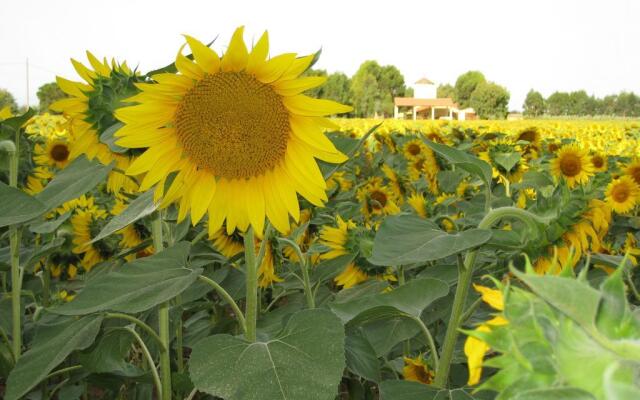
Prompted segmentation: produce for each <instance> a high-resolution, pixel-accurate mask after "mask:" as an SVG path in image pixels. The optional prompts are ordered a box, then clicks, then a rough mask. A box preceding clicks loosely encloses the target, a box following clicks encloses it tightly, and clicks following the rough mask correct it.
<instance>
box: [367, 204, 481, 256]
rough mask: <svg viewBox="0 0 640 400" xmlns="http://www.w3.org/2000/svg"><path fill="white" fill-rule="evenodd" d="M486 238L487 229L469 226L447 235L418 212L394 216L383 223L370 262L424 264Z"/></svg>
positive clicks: (464, 248)
mask: <svg viewBox="0 0 640 400" xmlns="http://www.w3.org/2000/svg"><path fill="white" fill-rule="evenodd" d="M489 239H491V231H490V230H485V229H469V230H466V231H462V232H459V233H454V234H449V233H447V232H445V231H443V230H441V229H439V228H438V227H437V226H436V225H435V224H434V223H433V222H431V221H428V220H425V219H422V218H420V217H418V216H417V215H413V214H401V215H393V216H389V217H386V218H385V219H384V221H383V222H382V225H381V226H380V229H379V230H378V232H377V234H376V238H375V240H374V242H373V254H372V256H371V257H370V258H369V262H371V263H372V264H375V265H382V266H396V265H406V264H413V263H423V262H427V261H433V260H438V259H441V258H445V257H448V256H450V255H453V254H456V253H460V252H462V251H465V250H468V249H471V248H474V247H477V246H480V245H482V244H484V243H486V242H488V241H489Z"/></svg>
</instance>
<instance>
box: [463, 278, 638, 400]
mask: <svg viewBox="0 0 640 400" xmlns="http://www.w3.org/2000/svg"><path fill="white" fill-rule="evenodd" d="M513 272H514V273H515V274H516V276H517V277H518V278H519V279H520V280H522V281H523V282H524V283H525V284H526V285H527V286H528V287H529V288H530V289H531V292H528V291H525V290H523V289H520V288H516V287H509V288H508V289H507V291H506V296H505V297H506V299H505V310H504V315H505V318H506V319H507V320H508V321H509V324H508V325H504V326H500V327H494V328H493V329H492V330H491V332H488V333H486V332H485V333H479V332H474V333H471V334H472V335H474V336H477V337H479V338H480V339H481V340H484V341H486V342H487V343H489V345H490V346H491V347H492V349H494V350H495V351H497V352H498V353H499V355H498V356H497V357H495V358H491V359H489V360H488V361H487V362H486V363H485V364H486V365H487V366H491V367H494V368H498V369H499V371H498V373H496V374H495V375H493V376H492V377H491V378H489V379H488V380H487V381H486V382H484V383H483V384H482V385H481V386H480V389H487V390H495V391H498V392H499V395H498V397H497V399H507V398H518V399H520V398H540V399H551V398H558V396H560V395H561V394H562V395H563V396H565V397H566V396H569V394H570V395H571V397H570V398H572V399H573V398H580V399H582V398H584V399H613V398H621V399H627V398H628V399H631V398H638V396H640V386H639V385H638V380H637V376H638V374H639V373H640V344H639V343H640V342H639V339H640V320H639V319H638V316H637V313H634V312H632V310H631V307H630V305H629V302H628V300H627V297H626V293H625V289H624V283H623V280H622V277H623V274H624V267H619V268H618V269H617V270H616V271H615V272H614V273H613V274H611V275H610V276H609V277H607V278H606V279H605V280H604V281H603V282H602V283H601V284H600V287H599V289H595V288H593V287H591V286H590V285H589V283H588V281H587V280H585V279H583V278H582V276H584V273H583V274H581V278H578V279H576V278H575V277H572V276H567V275H566V274H565V276H539V275H535V274H533V273H527V274H524V273H522V272H518V271H516V270H513ZM513 396H517V397H513ZM620 396H622V397H620Z"/></svg>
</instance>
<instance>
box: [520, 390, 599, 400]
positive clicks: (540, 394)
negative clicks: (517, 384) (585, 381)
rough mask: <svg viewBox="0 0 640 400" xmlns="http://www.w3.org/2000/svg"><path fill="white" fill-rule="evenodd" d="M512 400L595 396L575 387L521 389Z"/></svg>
mask: <svg viewBox="0 0 640 400" xmlns="http://www.w3.org/2000/svg"><path fill="white" fill-rule="evenodd" d="M513 400H595V397H593V396H592V395H591V394H589V393H588V392H585V391H584V390H581V389H576V388H544V389H533V390H527V391H523V392H521V393H518V394H516V395H515V397H513Z"/></svg>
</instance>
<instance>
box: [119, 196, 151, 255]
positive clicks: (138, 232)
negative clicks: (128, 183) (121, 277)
mask: <svg viewBox="0 0 640 400" xmlns="http://www.w3.org/2000/svg"><path fill="white" fill-rule="evenodd" d="M127 207H128V204H127V203H126V202H125V201H124V200H123V199H122V198H117V199H116V202H115V204H114V205H113V207H112V208H111V211H110V212H111V215H119V214H121V213H122V212H123V211H124V210H126V209H127ZM116 233H119V234H120V235H121V236H122V239H121V240H120V246H121V247H122V248H124V249H133V248H135V247H137V246H139V245H140V244H141V243H142V242H143V241H144V240H145V239H148V238H150V237H151V233H150V232H149V230H148V229H147V227H146V226H145V225H144V224H143V223H142V222H141V221H135V222H134V223H132V224H129V225H127V226H125V227H124V228H122V229H120V230H119V231H117V232H116ZM153 253H154V249H153V246H147V247H145V248H144V249H141V250H139V251H138V252H137V254H135V255H130V256H127V261H131V260H133V259H134V258H136V257H138V258H141V257H147V256H150V255H152V254H153Z"/></svg>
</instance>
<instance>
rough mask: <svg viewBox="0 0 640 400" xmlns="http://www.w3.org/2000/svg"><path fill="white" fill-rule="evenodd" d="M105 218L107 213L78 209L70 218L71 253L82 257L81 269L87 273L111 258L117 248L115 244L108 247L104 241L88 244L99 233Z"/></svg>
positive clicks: (100, 210)
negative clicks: (71, 234) (71, 230)
mask: <svg viewBox="0 0 640 400" xmlns="http://www.w3.org/2000/svg"><path fill="white" fill-rule="evenodd" d="M106 217H107V212H106V211H104V210H102V209H99V210H97V211H91V210H80V209H79V210H76V214H75V215H74V216H73V217H71V225H72V226H73V245H74V247H73V250H72V251H73V253H74V254H78V255H79V256H81V257H82V267H83V268H84V269H85V270H87V271H89V270H91V268H93V267H94V266H95V265H96V264H98V263H99V262H102V261H104V260H107V259H109V258H110V257H111V256H113V254H114V252H115V251H114V249H116V248H117V245H116V244H115V243H113V244H112V245H111V246H109V245H108V244H107V242H106V241H99V242H96V243H90V242H91V240H92V239H93V238H94V237H96V236H97V235H98V233H99V232H100V228H101V227H102V226H101V225H102V224H101V223H104V221H105V219H106ZM110 238H112V237H110Z"/></svg>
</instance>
